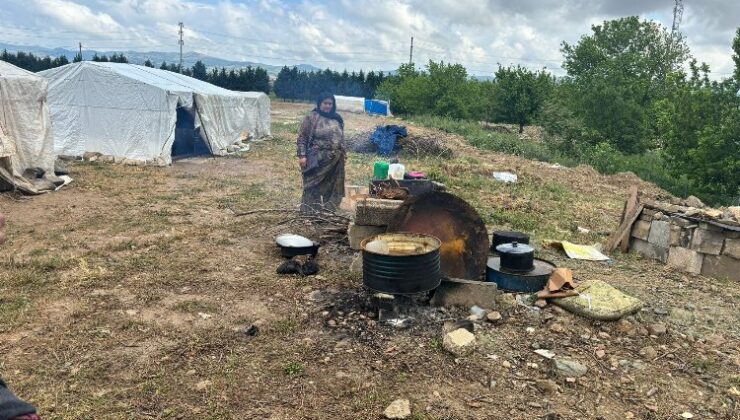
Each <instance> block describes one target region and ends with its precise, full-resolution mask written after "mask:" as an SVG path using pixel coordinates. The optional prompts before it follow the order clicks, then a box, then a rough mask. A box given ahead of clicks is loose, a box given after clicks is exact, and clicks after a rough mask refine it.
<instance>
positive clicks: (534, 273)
mask: <svg viewBox="0 0 740 420" xmlns="http://www.w3.org/2000/svg"><path fill="white" fill-rule="evenodd" d="M554 269H555V264H553V263H551V262H549V261H546V260H539V259H535V260H534V269H533V270H531V271H526V272H511V271H509V270H504V269H502V268H501V257H491V258H489V259H488V265H487V267H486V280H487V281H490V282H493V283H496V285H498V288H499V289H501V290H505V291H509V292H525V293H533V292H538V291H540V290H542V288H544V287H545V284H547V280H548V279H549V278H550V274H552V271H553V270H554Z"/></svg>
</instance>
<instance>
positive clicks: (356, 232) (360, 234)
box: [347, 223, 386, 251]
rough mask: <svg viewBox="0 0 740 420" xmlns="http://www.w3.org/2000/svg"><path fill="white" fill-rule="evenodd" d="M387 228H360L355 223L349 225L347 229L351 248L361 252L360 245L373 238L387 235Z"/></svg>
mask: <svg viewBox="0 0 740 420" xmlns="http://www.w3.org/2000/svg"><path fill="white" fill-rule="evenodd" d="M385 230H386V227H385V226H360V225H356V224H354V223H350V224H349V228H348V229H347V237H348V238H349V246H350V248H352V249H354V250H355V251H359V250H360V243H361V242H362V241H363V240H364V239H365V238H369V237H371V236H375V235H379V234H381V233H385Z"/></svg>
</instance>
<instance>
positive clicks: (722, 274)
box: [701, 255, 740, 281]
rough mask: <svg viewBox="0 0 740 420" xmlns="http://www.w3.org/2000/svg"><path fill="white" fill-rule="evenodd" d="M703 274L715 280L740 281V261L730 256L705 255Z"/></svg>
mask: <svg viewBox="0 0 740 420" xmlns="http://www.w3.org/2000/svg"><path fill="white" fill-rule="evenodd" d="M701 274H702V275H704V276H709V277H714V278H727V279H729V280H734V281H740V260H738V259H735V258H732V257H730V256H729V255H719V256H716V255H705V256H704V264H703V265H702V267H701Z"/></svg>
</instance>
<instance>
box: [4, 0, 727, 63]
mask: <svg viewBox="0 0 740 420" xmlns="http://www.w3.org/2000/svg"><path fill="white" fill-rule="evenodd" d="M3 3H4V5H3V6H4V10H3V14H2V15H0V27H3V29H6V30H5V31H3V33H4V34H5V35H4V39H0V41H4V42H7V43H17V44H22V45H30V44H41V45H43V46H48V47H55V46H60V45H63V46H68V45H70V44H72V45H74V44H76V39H78V38H82V39H83V41H86V42H87V43H88V44H90V45H95V44H98V45H100V46H110V47H111V48H110V49H133V50H144V49H146V50H152V49H158V50H166V51H174V50H176V49H177V29H178V28H177V22H179V21H183V22H185V28H186V29H185V49H186V50H194V51H198V52H202V53H205V54H209V55H214V56H218V57H222V58H227V59H249V60H251V61H260V62H265V63H268V64H295V63H311V64H315V65H317V66H320V67H327V66H329V67H332V68H335V69H338V70H342V69H344V68H347V69H349V70H357V69H360V68H363V69H366V70H368V69H383V70H390V69H393V68H395V67H397V65H398V64H399V63H401V62H405V61H407V60H408V48H409V38H410V37H411V36H414V38H415V52H414V56H415V61H416V62H417V63H425V62H426V61H427V60H429V59H430V58H431V59H435V60H445V61H459V62H462V63H463V64H465V65H466V66H468V67H469V68H470V69H471V70H484V71H487V72H492V71H493V70H494V69H495V65H496V63H501V64H504V65H507V64H522V65H525V66H527V67H530V68H540V67H543V66H547V67H548V68H550V69H551V70H553V71H555V72H558V71H560V70H559V69H558V66H559V65H560V62H559V60H560V59H561V53H560V51H559V50H560V44H561V42H562V41H564V40H565V41H567V42H569V43H573V42H577V40H578V38H579V37H580V36H581V35H582V34H586V33H589V32H590V27H591V24H594V23H600V22H601V21H603V20H604V19H612V18H616V17H620V16H625V15H629V14H637V15H640V16H642V17H644V18H653V19H657V20H659V21H660V22H662V23H663V24H664V25H666V26H670V23H671V22H670V21H671V17H672V8H673V2H671V1H666V0H625V1H621V2H616V1H611V0H589V1H586V0H519V1H517V2H512V1H510V0H467V1H465V0H375V1H373V2H371V3H367V2H365V3H361V4H359V3H358V2H356V1H351V0H336V1H334V0H331V1H330V0H313V1H309V0H248V1H239V0H30V3H28V2H27V0H5V1H4V2H3ZM739 15H740V2H737V1H735V0H713V1H706V2H691V3H688V4H687V6H686V11H685V13H684V22H683V24H682V30H683V32H684V33H685V35H686V37H687V40H688V43H689V45H690V47H691V49H692V53H693V55H694V56H695V57H697V59H699V60H700V61H707V62H708V63H709V64H710V65H711V67H712V70H713V71H714V72H715V74H723V73H730V72H731V71H732V62H731V60H730V58H729V56H730V54H731V51H730V42H731V40H732V37H733V34H734V29H735V27H736V25H737V24H738V22H737V21H736V20H737V19H736V17H737V16H739ZM16 22H23V25H20V24H17V23H16ZM8 28H10V29H11V30H7V29H8ZM270 57H274V58H270ZM553 59H555V60H556V61H552V60H553Z"/></svg>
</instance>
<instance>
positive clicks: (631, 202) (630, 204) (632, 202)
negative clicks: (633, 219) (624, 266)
mask: <svg viewBox="0 0 740 420" xmlns="http://www.w3.org/2000/svg"><path fill="white" fill-rule="evenodd" d="M636 205H637V185H633V186H632V187H630V198H628V199H627V202H626V203H625V207H624V215H623V216H622V221H621V222H620V223H623V222H624V218H626V217H627V215H628V214H630V213H632V210H634V208H635V206H636ZM631 227H632V225H630V228H631ZM629 246H630V237H629V236H626V237H625V238H623V239H622V241H621V242H620V243H619V249H620V250H621V251H622V252H627V250H629Z"/></svg>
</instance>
